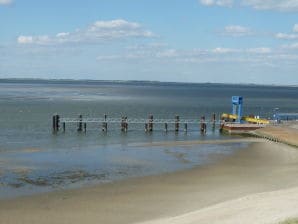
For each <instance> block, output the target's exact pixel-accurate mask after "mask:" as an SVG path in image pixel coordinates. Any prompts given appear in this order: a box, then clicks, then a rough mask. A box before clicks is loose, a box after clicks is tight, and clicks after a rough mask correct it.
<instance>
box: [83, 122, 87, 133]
mask: <svg viewBox="0 0 298 224" xmlns="http://www.w3.org/2000/svg"><path fill="white" fill-rule="evenodd" d="M86 131H87V123H86V122H85V123H84V132H85V133H86Z"/></svg>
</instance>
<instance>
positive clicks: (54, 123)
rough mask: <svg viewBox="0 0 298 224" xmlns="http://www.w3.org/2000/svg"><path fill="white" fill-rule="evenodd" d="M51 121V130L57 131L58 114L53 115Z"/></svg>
mask: <svg viewBox="0 0 298 224" xmlns="http://www.w3.org/2000/svg"><path fill="white" fill-rule="evenodd" d="M52 119H53V120H52V122H53V124H52V125H53V127H52V128H53V132H55V133H56V132H58V131H59V127H60V116H59V115H58V114H55V115H53V118H52Z"/></svg>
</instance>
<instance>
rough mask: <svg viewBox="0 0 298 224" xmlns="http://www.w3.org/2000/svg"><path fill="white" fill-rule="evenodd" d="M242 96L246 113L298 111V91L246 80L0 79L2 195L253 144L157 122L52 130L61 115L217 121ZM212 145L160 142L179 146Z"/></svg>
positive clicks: (189, 164) (91, 180) (165, 167)
mask: <svg viewBox="0 0 298 224" xmlns="http://www.w3.org/2000/svg"><path fill="white" fill-rule="evenodd" d="M232 96H242V97H243V99H244V100H243V101H244V104H243V113H244V114H246V115H252V114H253V115H258V116H260V117H262V118H268V119H271V118H272V117H273V114H274V113H275V112H276V111H279V112H298V88H297V87H295V86H265V85H243V84H211V83H202V84H193V83H163V82H143V81H125V82H124V81H92V80H80V81H76V80H31V79H26V80H21V79H1V80H0V199H1V198H11V197H19V196H25V195H31V194H38V193H43V192H50V191H56V190H64V189H73V188H80V187H85V186H91V185H97V184H104V183H109V182H113V181H120V180H123V179H128V178H135V177H141V176H147V175H159V174H163V173H170V172H175V171H179V170H184V169H191V168H194V167H198V166H203V165H205V164H209V163H216V162H217V160H218V158H222V157H223V156H229V155H231V154H233V153H235V152H236V151H237V150H244V149H245V148H246V147H247V144H248V143H239V142H238V143H236V142H234V143H233V142H228V141H227V143H223V144H212V143H211V142H212V140H225V139H234V138H239V136H230V135H225V134H222V133H220V131H219V128H218V126H216V127H215V128H213V127H211V125H207V132H206V133H203V134H202V133H201V132H200V130H199V124H191V125H189V126H188V130H187V132H185V131H183V130H182V129H183V128H181V131H180V132H178V133H176V132H175V131H174V127H173V125H171V124H169V127H168V129H169V131H168V132H165V131H164V127H163V125H155V126H154V131H153V132H152V133H146V132H145V131H144V124H129V127H128V131H127V132H126V133H122V132H121V131H120V126H119V124H111V125H109V126H108V131H107V132H103V131H102V130H101V125H100V124H98V123H88V124H87V131H86V132H77V124H66V130H65V132H63V131H59V132H58V133H53V131H52V116H53V115H54V114H59V115H60V117H61V118H77V117H78V116H79V115H80V114H81V115H82V116H83V117H84V118H102V117H103V116H104V114H106V115H107V116H108V117H109V118H120V117H122V116H127V117H128V118H140V119H146V118H148V115H149V114H152V115H153V116H154V119H174V117H175V116H176V115H179V116H180V119H200V117H201V116H205V117H206V119H207V120H208V119H210V118H211V115H212V114H213V113H215V114H216V116H217V118H218V119H219V117H220V114H221V113H230V112H231V110H232V105H231V97H232ZM191 140H199V141H202V142H204V141H206V142H207V141H208V142H209V143H208V144H197V145H196V144H193V145H191V144H190V145H189V144H185V145H183V144H182V145H181V144H180V145H177V146H175V145H173V144H152V143H156V142H162V143H166V142H173V141H191Z"/></svg>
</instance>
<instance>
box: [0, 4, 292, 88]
mask: <svg viewBox="0 0 298 224" xmlns="http://www.w3.org/2000/svg"><path fill="white" fill-rule="evenodd" d="M0 28H1V32H0V78H51V79H52V78H61V79H98V80H157V81H175V82H220V83H256V84H283V85H298V75H297V71H298V0H283V1H278V0H184V1H181V0H162V1H161V0H117V1H116V0H84V1H82V0H77V1H70V0H67V1H66V0H64V1H63V0H60V1H58V0H51V1H37V0H26V1H24V0H0Z"/></svg>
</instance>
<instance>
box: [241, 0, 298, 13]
mask: <svg viewBox="0 0 298 224" xmlns="http://www.w3.org/2000/svg"><path fill="white" fill-rule="evenodd" d="M242 3H243V4H244V5H246V6H251V7H253V8H254V9H257V10H278V11H297V10H298V1H297V0H242Z"/></svg>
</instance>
